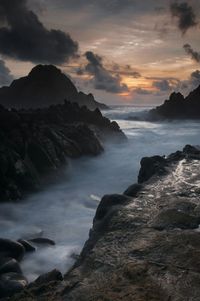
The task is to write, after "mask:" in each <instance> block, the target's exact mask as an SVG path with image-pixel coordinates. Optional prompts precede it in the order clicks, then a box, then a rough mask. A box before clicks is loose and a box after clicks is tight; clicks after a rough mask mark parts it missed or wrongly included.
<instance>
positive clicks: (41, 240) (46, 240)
mask: <svg viewBox="0 0 200 301" xmlns="http://www.w3.org/2000/svg"><path fill="white" fill-rule="evenodd" d="M30 241H31V242H33V243H36V244H47V245H51V246H55V244H56V243H55V241H54V240H52V239H49V238H45V237H36V238H32V239H30Z"/></svg>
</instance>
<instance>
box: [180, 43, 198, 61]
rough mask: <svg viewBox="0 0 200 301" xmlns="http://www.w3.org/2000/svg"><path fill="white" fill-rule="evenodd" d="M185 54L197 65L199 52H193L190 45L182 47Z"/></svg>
mask: <svg viewBox="0 0 200 301" xmlns="http://www.w3.org/2000/svg"><path fill="white" fill-rule="evenodd" d="M183 48H184V49H185V51H186V53H187V54H188V55H190V56H191V58H192V59H193V60H194V61H196V62H197V63H199V62H200V52H197V51H195V50H194V49H193V48H192V47H191V45H190V44H185V45H184V46H183Z"/></svg>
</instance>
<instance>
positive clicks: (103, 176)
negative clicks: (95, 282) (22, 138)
mask: <svg viewBox="0 0 200 301" xmlns="http://www.w3.org/2000/svg"><path fill="white" fill-rule="evenodd" d="M146 111H147V108H146V109H145V108H139V107H113V108H112V110H109V111H107V112H104V114H105V115H106V116H107V117H109V118H111V119H112V120H116V121H117V122H118V123H119V125H120V126H121V128H122V129H123V130H124V132H125V134H126V135H127V137H128V139H129V140H128V143H124V144H115V145H112V144H108V145H106V146H105V152H104V153H103V154H102V155H100V156H98V157H95V158H88V157H87V158H81V159H78V160H71V161H70V162H69V164H68V166H66V168H64V170H62V172H60V176H58V178H57V182H56V183H54V184H52V185H51V186H49V187H46V188H45V189H44V190H43V191H41V192H40V193H36V194H34V195H32V196H30V197H28V198H27V199H26V200H24V201H23V202H18V203H17V204H16V203H15V204H12V203H7V204H1V205H0V237H5V238H12V239H15V240H16V239H18V238H21V237H22V238H29V237H34V236H37V237H38V236H40V235H42V236H43V237H48V238H51V239H53V240H55V242H56V246H48V247H47V246H43V247H41V246H38V249H37V252H35V253H32V254H29V255H26V256H25V258H24V260H23V261H22V269H23V272H24V274H25V275H26V276H27V277H28V279H29V280H33V279H34V278H35V277H37V276H38V275H40V274H41V273H44V272H47V271H50V270H51V269H53V268H58V269H59V270H61V271H62V272H66V271H67V269H68V268H70V266H71V265H72V264H73V262H74V259H73V256H72V254H78V253H79V252H80V251H81V249H82V247H83V244H84V242H85V240H86V239H87V238H88V232H89V229H90V227H91V226H92V219H93V217H94V214H95V210H96V207H97V206H98V202H99V201H98V198H101V197H102V196H103V195H104V194H107V193H109V194H110V193H122V192H123V191H124V190H125V189H126V188H127V187H128V186H129V185H130V184H133V183H134V182H136V181H137V175H138V170H139V162H140V159H141V158H142V157H144V156H151V155H155V154H157V155H167V154H169V153H171V152H174V151H176V150H177V149H182V148H183V146H184V145H185V144H194V145H197V144H200V135H199V133H200V123H199V122H195V121H173V122H147V121H139V120H135V119H136V118H135V117H137V118H138V119H142V118H143V117H144V116H145V114H146Z"/></svg>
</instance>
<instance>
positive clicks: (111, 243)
mask: <svg viewBox="0 0 200 301" xmlns="http://www.w3.org/2000/svg"><path fill="white" fill-rule="evenodd" d="M199 167H200V150H199V149H198V148H196V147H192V146H189V145H187V146H186V147H185V148H184V149H183V151H178V152H176V153H174V154H171V155H170V156H168V157H160V156H154V157H150V158H143V159H142V161H141V169H140V173H139V177H138V182H139V183H137V184H133V185H132V186H130V187H129V188H128V189H127V190H126V191H125V192H124V194H121V195H118V194H117V195H106V196H104V197H103V199H102V200H101V202H100V204H99V206H98V208H97V211H96V215H95V217H94V222H93V228H92V229H91V231H90V235H89V239H88V241H87V242H86V243H85V246H84V248H83V250H82V252H81V254H80V256H79V258H78V260H77V261H76V263H75V265H74V266H73V267H72V269H71V270H70V271H69V272H68V273H67V274H66V275H65V276H64V279H62V277H61V275H60V274H59V272H58V271H55V270H54V271H52V272H50V273H48V274H46V275H43V276H40V277H39V279H37V280H36V281H35V282H34V283H32V284H29V286H27V287H26V289H25V290H23V291H22V292H21V293H19V294H17V295H15V296H13V297H12V298H10V299H9V300H10V301H11V300H12V301H18V300H20V301H25V300H26V301H29V300H30V301H33V300H41V301H43V300H54V301H56V300H57V301H58V300H59V301H60V300H67V301H75V300H76V301H77V300H81V301H90V300H91V301H97V300H98V301H99V300H104V301H105V300H106V301H113V300H116V301H118V300H125V301H128V300H131V301H132V300H136V301H144V300H146V301H151V300H152V301H156V300H158V301H165V300H166V301H169V300H171V301H175V300H176V301H184V300H185V301H186V300H193V301H198V300H199V296H200V286H199V283H200V265H199V257H200V231H199V224H200V175H199Z"/></svg>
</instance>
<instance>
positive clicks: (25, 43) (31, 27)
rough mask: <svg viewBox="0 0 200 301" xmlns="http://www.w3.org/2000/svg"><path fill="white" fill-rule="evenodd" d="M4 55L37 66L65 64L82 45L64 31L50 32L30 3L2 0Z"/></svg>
mask: <svg viewBox="0 0 200 301" xmlns="http://www.w3.org/2000/svg"><path fill="white" fill-rule="evenodd" d="M0 19H1V28H0V53H2V54H3V55H6V56H8V57H11V58H16V59H20V60H24V61H31V62H34V63H53V64H62V63H63V62H65V61H68V60H69V59H70V58H71V57H74V56H75V55H76V52H77V50H78V44H77V43H76V42H75V41H73V40H72V38H71V37H70V35H69V34H66V33H64V32H63V31H61V30H55V29H51V30H48V29H47V28H45V27H44V25H43V24H42V23H41V22H40V20H39V19H38V17H37V15H36V14H35V13H34V12H33V11H31V10H29V9H28V7H27V1H26V0H0ZM2 23H3V24H2Z"/></svg>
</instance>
